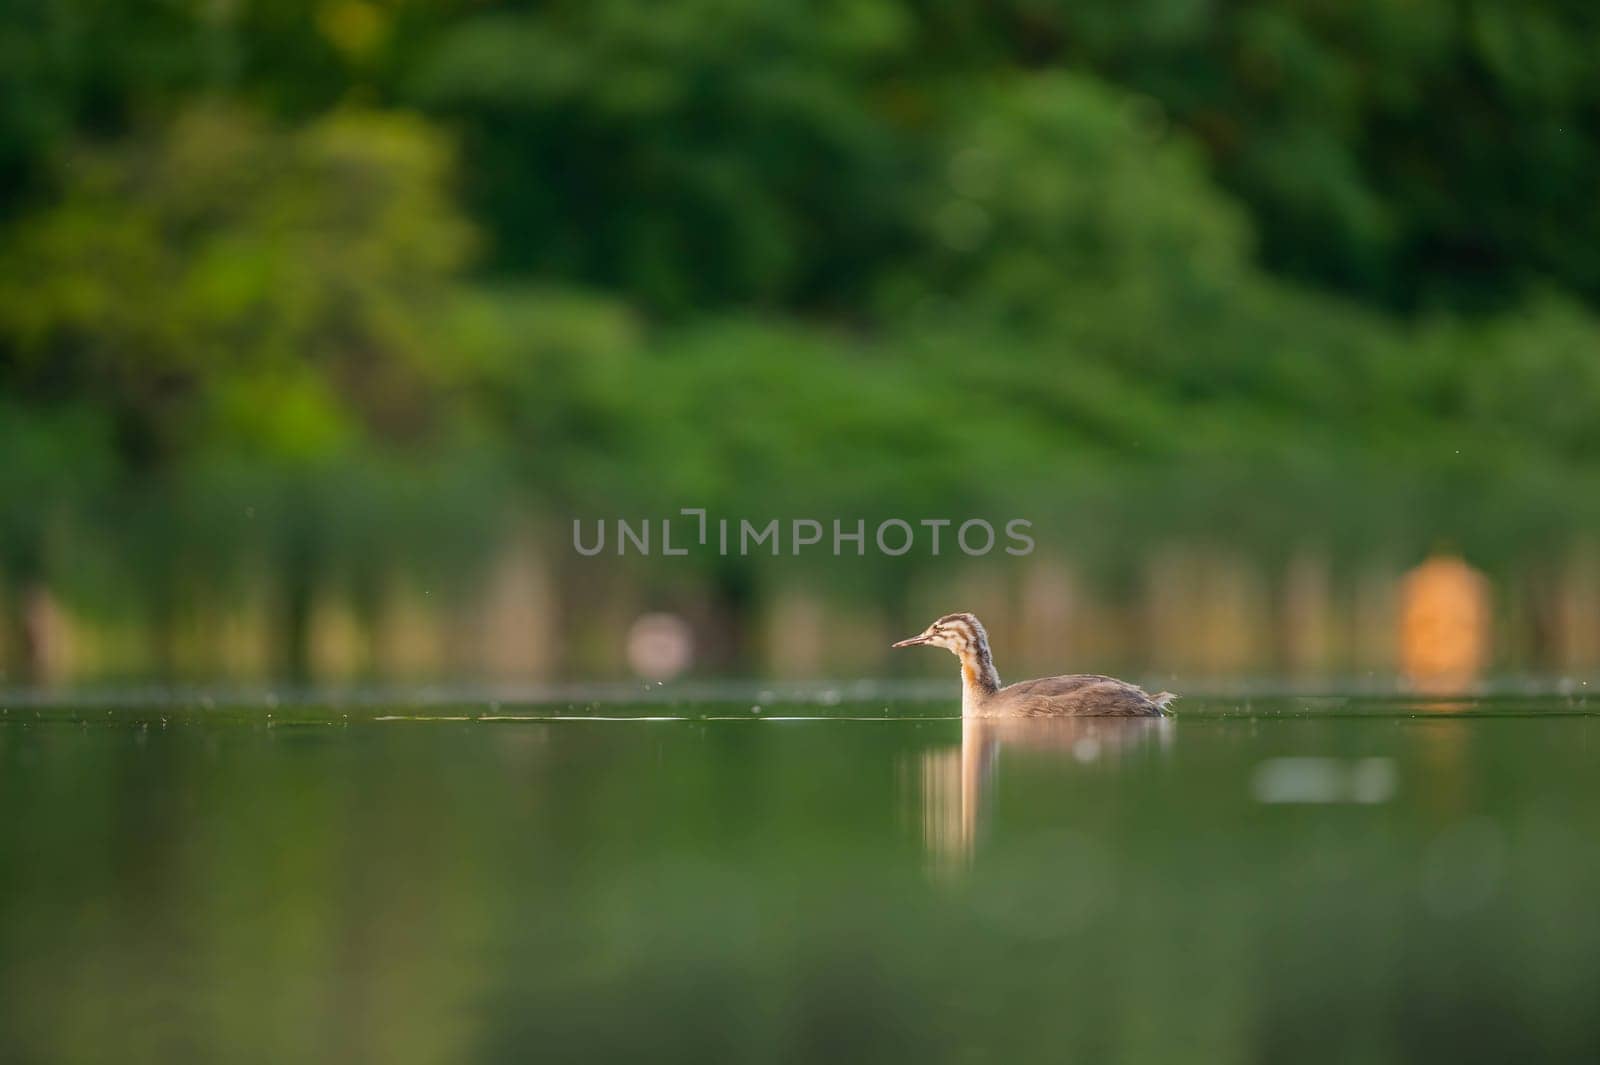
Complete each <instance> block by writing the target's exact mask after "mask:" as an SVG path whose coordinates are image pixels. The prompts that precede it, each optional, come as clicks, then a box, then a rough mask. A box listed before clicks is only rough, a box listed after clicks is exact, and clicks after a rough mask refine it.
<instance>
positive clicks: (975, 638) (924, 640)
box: [894, 613, 988, 655]
mask: <svg viewBox="0 0 1600 1065" xmlns="http://www.w3.org/2000/svg"><path fill="white" fill-rule="evenodd" d="M987 643H988V635H987V634H986V633H985V632H984V631H983V623H982V622H980V621H979V620H978V619H977V618H976V617H974V616H973V615H971V614H966V613H961V614H946V615H945V616H944V617H942V618H940V619H939V620H938V621H935V622H934V623H933V624H932V625H929V626H928V627H927V628H926V629H923V630H922V632H921V633H920V634H919V635H916V636H913V637H911V639H909V640H901V641H900V642H899V643H897V644H895V645H894V646H895V647H923V646H927V647H943V648H944V649H945V650H947V651H949V652H950V653H951V654H955V655H964V654H968V653H970V652H974V651H977V650H978V648H980V647H983V646H986V645H987Z"/></svg>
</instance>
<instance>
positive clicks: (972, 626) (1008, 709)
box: [894, 614, 1177, 718]
mask: <svg viewBox="0 0 1600 1065" xmlns="http://www.w3.org/2000/svg"><path fill="white" fill-rule="evenodd" d="M894 646H896V647H921V646H929V647H943V648H945V649H946V650H947V651H949V652H950V653H951V654H953V655H955V656H956V657H957V658H959V659H960V660H961V713H962V716H963V717H969V718H996V717H998V718H1005V717H1162V716H1164V715H1165V711H1166V706H1167V704H1168V703H1169V702H1171V701H1172V700H1173V699H1175V698H1177V696H1175V695H1173V694H1172V693H1171V692H1158V693H1157V694H1155V695H1150V694H1148V693H1146V692H1145V691H1144V689H1142V688H1139V687H1137V686H1135V685H1132V684H1129V683H1127V682H1126V681H1121V680H1117V679H1116V678H1115V677H1107V676H1103V675H1101V674H1098V673H1075V674H1069V675H1066V676H1061V677H1040V678H1039V679H1038V680H1024V681H1018V682H1017V683H1015V684H1007V685H1005V686H1003V687H1002V686H1001V684H1000V674H999V673H998V672H997V671H996V670H995V668H994V658H993V656H992V655H991V654H990V652H989V634H988V633H987V632H985V631H984V628H983V624H982V622H980V621H979V620H978V619H977V618H976V617H975V616H973V615H972V614H946V615H945V616H944V617H942V618H940V619H939V620H938V621H935V622H934V623H933V624H932V625H929V626H928V627H927V629H925V630H924V631H923V632H922V634H921V635H918V636H913V637H911V639H909V640H901V641H900V642H899V643H897V644H895V645H894Z"/></svg>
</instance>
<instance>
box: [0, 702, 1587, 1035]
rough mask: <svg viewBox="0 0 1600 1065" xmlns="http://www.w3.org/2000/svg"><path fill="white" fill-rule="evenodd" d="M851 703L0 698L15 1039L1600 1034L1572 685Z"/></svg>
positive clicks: (3, 1009) (6, 917) (1579, 726)
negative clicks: (1126, 705)
mask: <svg viewBox="0 0 1600 1065" xmlns="http://www.w3.org/2000/svg"><path fill="white" fill-rule="evenodd" d="M767 694H773V693H767ZM851 694H852V693H850V692H848V691H846V692H844V693H842V694H841V693H839V692H825V693H823V694H822V696H820V697H818V698H815V699H804V700H802V699H799V698H797V697H795V696H794V693H786V694H785V693H777V696H778V697H776V698H772V699H768V700H767V701H765V702H759V703H758V702H755V701H753V700H752V699H747V698H741V699H738V700H736V701H715V702H706V701H692V700H689V701H686V700H685V699H682V698H675V697H672V696H671V695H670V694H668V695H663V696H659V697H654V698H651V699H649V700H648V701H643V702H619V701H614V700H610V699H591V700H583V699H571V700H566V701H562V702H555V703H537V704H534V703H502V702H494V703H491V702H489V701H487V700H484V701H472V700H462V701H453V700H450V699H444V700H438V699H435V700H417V701H415V702H412V703H404V702H395V703H382V702H377V701H374V700H355V701H348V700H347V701H343V702H338V701H331V702H330V701H324V702H322V703H299V702H286V701H283V700H278V701H275V702H273V703H272V704H271V705H268V704H267V703H265V702H262V703H251V702H249V701H241V700H238V699H234V700H231V701H230V700H215V699H211V698H210V697H204V698H202V697H198V696H197V697H192V698H190V697H184V698H178V699H171V698H168V699H159V698H129V699H125V700H122V701H120V702H119V701H118V700H116V699H98V700H83V701H81V702H79V703H77V704H75V705H65V704H62V703H60V702H59V701H51V700H39V699H26V698H12V699H9V700H6V701H5V702H4V703H3V704H0V705H3V707H4V712H3V713H0V799H3V809H4V817H0V1060H4V1061H8V1062H9V1061H19V1062H55V1061H106V1060H115V1061H119V1062H163V1063H165V1062H172V1061H187V1060H194V1061H221V1062H235V1061H237V1062H257V1061H259V1062H283V1061H297V1062H320V1061H326V1062H359V1061H373V1062H499V1061H507V1062H512V1061H517V1062H520V1061H640V1060H650V1061H661V1060H666V1061H683V1062H697V1063H699V1062H706V1061H720V1060H762V1061H771V1060H785V1061H816V1060H835V1061H839V1060H842V1061H873V1062H881V1061H894V1060H904V1061H919V1062H920V1061H984V1060H994V1061H1029V1060H1040V1061H1046V1060H1047V1061H1061V1060H1079V1061H1086V1062H1151V1063H1170V1062H1175V1061H1206V1062H1263V1063H1269V1062H1270V1063H1278V1062H1284V1061H1301V1062H1304V1061H1330V1062H1332V1061H1337V1062H1360V1061H1372V1062H1387V1061H1419V1060H1434V1059H1439V1060H1445V1059H1448V1060H1452V1061H1495V1062H1501V1061H1506V1060H1532V1059H1540V1060H1552V1059H1568V1058H1579V1059H1582V1060H1591V1061H1592V1060H1597V1059H1600V1017H1597V1016H1596V1012H1595V1009H1594V1007H1595V1004H1596V1003H1600V921H1597V920H1596V916H1595V915H1596V912H1597V909H1600V842H1597V833H1596V831H1595V822H1596V814H1597V813H1600V774H1597V772H1596V768H1597V764H1600V721H1597V719H1596V718H1595V717H1594V716H1591V715H1592V713H1593V710H1592V708H1591V707H1590V705H1589V703H1588V701H1587V700H1586V698H1585V697H1584V695H1583V693H1581V692H1580V693H1577V694H1573V693H1568V694H1563V695H1544V696H1540V695H1528V694H1507V695H1501V696H1497V697H1494V698H1489V699H1482V700H1442V699H1397V698H1389V697H1381V696H1370V695H1369V696H1362V697H1311V696H1300V697H1294V698H1269V697H1260V696H1257V697H1251V698H1249V699H1245V698H1228V699H1189V700H1186V701H1185V702H1184V703H1182V704H1180V707H1181V710H1182V712H1181V713H1180V714H1179V715H1178V717H1177V718H1175V719H1174V720H1171V721H1167V722H1131V723H1121V724H1119V723H1117V722H1112V721H1099V722H1066V723H1058V724H1049V723H1046V724H1045V725H1042V726H1038V727H1028V726H1020V725H1019V726H1007V727H1003V728H974V727H972V726H970V725H968V726H965V727H964V726H963V723H962V722H961V721H959V720H957V719H954V718H952V717H951V716H950V714H951V707H950V704H949V703H948V702H947V701H927V700H890V699H883V698H874V699H871V700H856V699H853V698H852V697H851ZM857 694H859V693H857ZM757 707H759V709H757Z"/></svg>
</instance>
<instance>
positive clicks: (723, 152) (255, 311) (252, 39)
mask: <svg viewBox="0 0 1600 1065" xmlns="http://www.w3.org/2000/svg"><path fill="white" fill-rule="evenodd" d="M1597 52H1600V26H1597V25H1596V16H1595V15H1594V14H1592V13H1591V11H1590V10H1589V9H1588V7H1586V6H1584V5H1581V4H1573V3H1567V2H1563V0H1540V2H1537V3H1529V4H1521V5H1508V4H1501V3H1492V2H1487V0H1484V2H1462V0H1419V2H1414V3H1409V4H1402V5H1396V4H1392V3H1387V2H1381V0H1370V2H1362V3H1309V4H1308V3H1304V2H1290V0H1256V2H1252V3H1241V4H1227V5H1212V4H1203V3H1195V2H1193V0H1141V2H1139V3H1137V4H1134V5H1132V6H1131V7H1130V6H1129V5H1127V4H1113V3H1108V2H1099V0H1096V2H1088V3H1082V2H1080V3H1050V2H1041V0H1012V2H1005V3H999V4H974V3H957V4H953V5H951V4H944V5H922V4H916V3H908V2H899V0H831V2H827V3H820V4H814V5H803V6H802V5H781V4H768V3H762V2H757V0H692V2H687V3H675V4H665V5H663V4H656V3H649V2H646V0H585V2H582V3H577V2H551V3H543V4H536V5H521V4H463V3H459V2H454V0H427V2H423V0H413V2H405V3H399V2H393V3H391V2H379V0H322V2H313V0H288V2H282V3H271V4H264V3H251V2H240V3H224V4H200V3H192V4H191V3H184V4H170V5H157V6H152V5H148V4H136V3H127V2H120V0H119V2H111V3H106V2H98V3H86V2H82V0H48V2H47V0H23V2H19V3H13V4H9V5H6V7H5V8H4V10H3V11H0V57H4V59H5V61H4V62H0V191H3V194H4V212H3V219H0V221H3V226H4V230H3V237H0V454H3V455H4V460H3V461H0V500H3V504H4V505H3V508H0V563H3V567H4V569H3V574H0V589H9V590H10V591H11V593H12V602H13V608H15V599H16V595H17V594H18V589H23V588H26V587H27V586H28V585H30V583H37V582H46V583H50V584H53V585H54V586H56V587H58V588H62V589H66V590H68V591H70V592H72V594H74V595H76V596H77V597H79V598H80V599H81V600H82V601H84V602H86V603H89V604H97V606H96V609H102V610H115V609H118V608H119V602H120V601H121V592H122V590H124V589H125V588H126V587H127V586H128V582H129V581H131V582H132V583H133V584H134V585H136V586H137V588H138V591H139V593H140V594H139V595H138V596H137V597H135V598H136V601H138V602H140V603H143V604H146V605H145V607H144V608H143V609H147V610H154V611H156V612H157V613H158V614H159V613H160V612H161V611H162V609H163V607H162V604H171V603H179V602H182V601H183V595H182V593H181V591H179V590H178V589H177V586H178V585H180V584H181V583H182V582H183V581H184V580H194V581H199V582H201V583H214V582H217V581H225V580H226V579H227V577H228V575H229V573H230V572H232V571H234V570H237V569H238V568H239V567H240V566H241V565H244V564H247V563H249V562H251V561H252V560H253V561H254V562H255V563H258V564H261V565H265V566H268V567H270V568H272V570H273V571H274V572H278V573H281V574H282V575H283V578H282V580H281V582H280V583H281V586H282V588H284V589H285V590H286V591H285V593H284V594H285V600H286V601H285V604H284V617H285V625H286V626H287V629H288V631H289V632H290V633H291V642H294V640H295V639H298V637H296V636H294V635H293V634H295V633H302V632H303V628H304V624H305V613H306V610H307V609H309V607H308V603H307V600H306V594H305V589H306V588H307V587H308V586H309V583H310V582H312V581H325V580H343V581H346V582H347V583H348V584H349V585H350V586H351V588H352V594H353V595H355V597H356V598H357V599H358V600H362V599H363V598H365V599H371V598H373V597H375V596H377V595H379V594H380V593H379V592H378V591H377V590H376V589H378V588H379V587H380V586H381V584H382V581H381V579H380V576H379V575H378V573H377V571H378V570H380V569H382V568H383V567H384V566H387V565H390V564H391V557H393V558H398V557H402V556H403V557H405V558H407V559H410V560H413V561H414V560H416V559H419V558H422V559H433V560H446V561H447V562H448V564H451V565H454V564H456V563H458V562H460V563H463V564H464V563H465V562H466V561H467V560H470V559H471V558H474V557H478V552H477V551H476V550H475V549H474V548H473V544H472V536H471V535H469V534H468V533H467V532H465V530H482V529H492V528H496V527H498V524H499V522H500V521H501V519H503V518H504V517H505V515H506V514H508V513H510V512H512V511H532V512H535V513H540V514H545V515H550V516H554V517H557V518H562V519H564V518H565V516H566V515H568V514H571V513H578V512H581V513H593V512H595V511H597V510H601V511H603V512H604V513H606V514H608V515H609V514H629V513H651V512H654V511H656V510H663V511H666V512H668V513H671V512H674V511H675V510H676V507H678V506H680V505H690V504H700V505H705V506H710V507H713V508H721V509H722V510H724V511H729V512H734V511H738V512H745V513H750V514H757V515H759V514H766V513H772V514H783V513H822V512H827V513H840V514H851V515H854V514H879V513H889V512H891V511H905V512H907V513H932V512H937V511H939V510H941V509H944V510H962V509H972V508H981V507H986V506H987V507H1003V506H1007V505H1012V504H1015V503H1016V502H1017V501H1019V500H1020V501H1025V502H1026V504H1027V506H1028V507H1029V508H1030V513H1033V514H1036V515H1038V516H1039V517H1040V518H1041V519H1045V518H1049V517H1052V516H1054V517H1059V518H1061V519H1062V520H1061V521H1060V522H1058V523H1056V526H1057V527H1058V528H1060V529H1073V530H1075V531H1073V532H1070V533H1063V534H1062V535H1063V536H1064V537H1066V538H1068V539H1071V540H1073V541H1074V542H1075V543H1076V546H1077V548H1078V549H1079V550H1083V551H1096V552H1100V553H1101V554H1102V555H1103V556H1104V557H1105V558H1106V560H1107V561H1108V562H1109V561H1114V556H1116V555H1117V554H1118V552H1119V551H1124V552H1125V551H1126V550H1128V545H1129V544H1135V545H1137V544H1138V543H1141V542H1147V541H1148V540H1149V538H1150V537H1151V536H1153V535H1154V534H1155V531H1157V530H1160V531H1165V532H1170V533H1171V534H1173V535H1186V536H1193V537H1207V536H1214V537H1238V536H1248V537H1253V538H1254V539H1253V542H1255V543H1256V544H1257V545H1258V546H1259V547H1260V548H1261V549H1262V550H1268V549H1281V548H1282V546H1283V545H1284V544H1286V543H1288V542H1290V541H1293V540H1296V539H1305V538H1307V537H1311V538H1314V539H1316V540H1318V541H1320V542H1323V543H1327V544H1331V545H1333V546H1334V547H1335V548H1336V549H1340V548H1341V546H1342V545H1343V546H1347V547H1348V548H1349V550H1350V551H1352V552H1357V553H1359V552H1361V551H1365V550H1370V549H1371V548H1372V546H1373V545H1375V544H1388V545H1391V547H1393V546H1394V545H1399V547H1400V549H1401V550H1407V549H1410V548H1411V547H1413V546H1417V545H1422V544H1426V543H1428V542H1430V541H1432V540H1434V539H1435V538H1439V537H1449V538H1452V539H1455V540H1457V541H1464V542H1466V543H1468V544H1470V545H1471V546H1472V547H1473V548H1474V549H1475V550H1476V551H1478V552H1479V553H1480V554H1481V555H1482V556H1484V557H1487V558H1504V557H1508V556H1511V555H1514V554H1516V553H1519V552H1524V553H1525V552H1528V551H1537V550H1540V549H1542V547H1543V546H1544V545H1546V544H1549V543H1552V542H1555V541H1558V540H1560V539H1561V538H1563V537H1570V536H1573V535H1577V534H1580V533H1582V532H1583V531H1584V530H1588V529H1592V528H1593V527H1594V522H1595V519H1596V518H1597V515H1596V513H1595V510H1596V504H1595V503H1593V502H1592V501H1591V500H1590V496H1592V493H1591V492H1588V491H1586V490H1585V488H1586V486H1588V485H1591V484H1592V483H1593V481H1592V478H1593V477H1594V475H1595V473H1596V472H1597V468H1596V458H1597V447H1596V444H1597V443H1600V441H1597V434H1600V429H1597V428H1596V426H1597V425H1600V419H1597V418H1596V414H1597V412H1600V360H1597V359H1596V357H1595V353H1594V346H1595V342H1596V339H1597V329H1596V323H1597V319H1596V318H1595V315H1594V310H1593V302H1594V300H1595V299H1596V298H1600V233H1597V232H1595V230H1596V229H1597V227H1600V211H1596V209H1595V207H1594V204H1593V202H1592V201H1593V190H1594V189H1595V188H1596V187H1600V147H1597V146H1600V136H1597V135H1600V129H1597V128H1596V127H1597V124H1600V119H1597V117H1596V116H1597V115H1600V106H1597V105H1600V76H1597V75H1596V74H1595V70H1596V69H1597V68H1596V65H1595V63H1594V58H1595V56H1596V54H1597ZM1090 501H1092V503H1093V507H1094V510H1093V513H1094V514H1095V521H1094V522H1093V523H1088V522H1083V521H1081V520H1078V516H1081V515H1082V514H1083V513H1084V508H1085V506H1086V505H1087V504H1088V503H1089V502H1090ZM1091 525H1092V527H1090V526H1091ZM1129 530H1134V531H1136V532H1135V533H1134V534H1133V535H1131V536H1129V535H1124V533H1126V532H1128V531H1129ZM1141 537H1142V538H1143V539H1142V540H1141ZM449 560H454V561H449ZM97 567H98V568H97ZM112 574H121V575H122V576H121V577H120V579H119V578H116V577H112V576H110V575H112ZM129 575H131V576H129ZM749 579H750V575H749V574H748V573H744V574H738V573H736V574H729V573H726V572H723V573H720V574H718V580H719V581H721V582H723V584H724V585H725V586H733V585H738V584H739V583H740V582H742V581H748V580H749ZM296 589H298V590H299V591H296ZM174 609H175V608H174Z"/></svg>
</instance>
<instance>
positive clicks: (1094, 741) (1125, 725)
mask: <svg viewBox="0 0 1600 1065" xmlns="http://www.w3.org/2000/svg"><path fill="white" fill-rule="evenodd" d="M1175 727H1176V722H1175V721H1173V720H1172V719H1171V718H1118V717H1077V718H1018V719H1009V720H1005V719H1002V720H985V719H981V718H970V717H969V718H967V719H966V720H964V721H963V722H962V724H961V744H960V746H950V747H941V748H937V749H935V750H930V751H925V752H924V753H923V754H922V756H921V767H920V768H921V779H920V784H921V787H920V794H919V798H920V801H921V814H922V838H923V842H924V844H925V845H926V847H927V849H928V854H929V856H930V857H931V858H932V859H933V860H934V863H935V865H936V867H938V868H941V869H945V870H954V869H958V868H960V867H961V866H963V865H965V864H966V863H967V862H968V861H970V860H971V858H972V855H973V852H974V850H975V849H976V846H977V842H978V836H979V834H980V832H981V830H982V824H983V817H984V804H985V802H986V801H987V799H988V798H989V796H990V793H991V792H992V789H993V787H994V784H995V777H996V776H997V774H998V773H999V769H1000V764H1001V762H1002V760H1003V759H1004V757H1005V756H1006V754H1007V753H1008V752H1009V753H1011V754H1026V755H1029V756H1039V757H1044V758H1050V759H1056V760H1059V761H1060V762H1062V763H1065V764H1067V765H1070V766H1071V769H1072V770H1073V771H1082V772H1096V771H1101V770H1103V769H1105V768H1106V767H1108V766H1115V765H1117V764H1118V763H1120V762H1121V761H1122V760H1123V759H1125V758H1127V757H1128V756H1129V755H1131V754H1133V753H1135V752H1137V751H1141V750H1145V749H1148V748H1149V747H1152V746H1155V747H1161V748H1165V747H1167V746H1168V745H1169V744H1170V743H1171V741H1172V736H1173V729H1174V728H1175Z"/></svg>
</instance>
